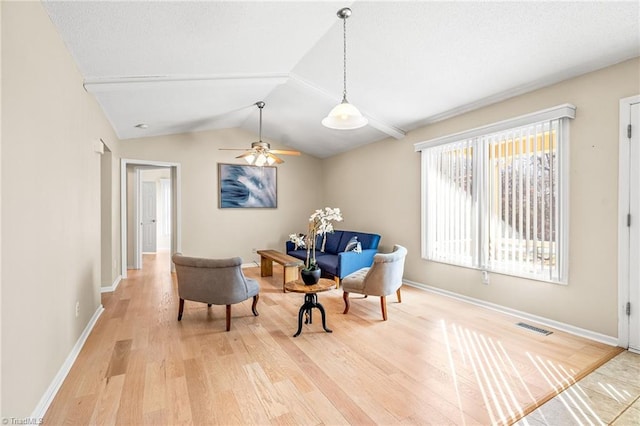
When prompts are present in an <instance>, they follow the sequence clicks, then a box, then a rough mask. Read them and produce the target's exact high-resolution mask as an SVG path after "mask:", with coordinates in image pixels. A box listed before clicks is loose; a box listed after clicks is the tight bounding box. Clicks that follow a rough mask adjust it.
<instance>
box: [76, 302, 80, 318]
mask: <svg viewBox="0 0 640 426" xmlns="http://www.w3.org/2000/svg"><path fill="white" fill-rule="evenodd" d="M79 315H80V302H76V318H78V316H79Z"/></svg>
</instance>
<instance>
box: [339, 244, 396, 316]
mask: <svg viewBox="0 0 640 426" xmlns="http://www.w3.org/2000/svg"><path fill="white" fill-rule="evenodd" d="M406 256H407V249H406V248H404V247H402V246H399V245H395V246H393V251H392V252H391V253H377V254H376V255H375V256H373V265H371V267H370V268H362V269H360V270H358V271H356V272H354V273H352V274H350V275H347V276H346V277H344V278H343V279H342V290H343V291H344V293H343V294H342V298H343V299H344V312H343V313H344V314H346V313H348V312H349V306H350V305H349V293H359V294H364V295H365V297H367V296H369V295H371V296H380V307H381V308H382V319H383V321H386V320H387V301H386V297H387V296H388V295H390V294H392V293H393V292H395V293H396V295H397V297H398V303H400V302H402V298H401V295H400V287H401V286H402V274H403V272H404V259H405V257H406Z"/></svg>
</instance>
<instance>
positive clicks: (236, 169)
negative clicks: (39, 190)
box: [218, 163, 278, 209]
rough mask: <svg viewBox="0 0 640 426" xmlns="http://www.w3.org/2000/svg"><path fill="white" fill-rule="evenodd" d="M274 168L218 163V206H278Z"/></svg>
mask: <svg viewBox="0 0 640 426" xmlns="http://www.w3.org/2000/svg"><path fill="white" fill-rule="evenodd" d="M276 170H277V169H276V168H275V167H269V166H262V167H258V166H245V165H240V164H221V163H218V176H219V186H220V208H223V209H226V208H268V209H273V208H276V207H278V197H277V187H276Z"/></svg>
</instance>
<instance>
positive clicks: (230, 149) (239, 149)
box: [218, 148, 247, 151]
mask: <svg viewBox="0 0 640 426" xmlns="http://www.w3.org/2000/svg"><path fill="white" fill-rule="evenodd" d="M218 151H247V149H246V148H218Z"/></svg>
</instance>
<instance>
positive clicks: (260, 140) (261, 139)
mask: <svg viewBox="0 0 640 426" xmlns="http://www.w3.org/2000/svg"><path fill="white" fill-rule="evenodd" d="M263 106H264V105H263ZM258 108H260V142H262V106H258Z"/></svg>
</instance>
